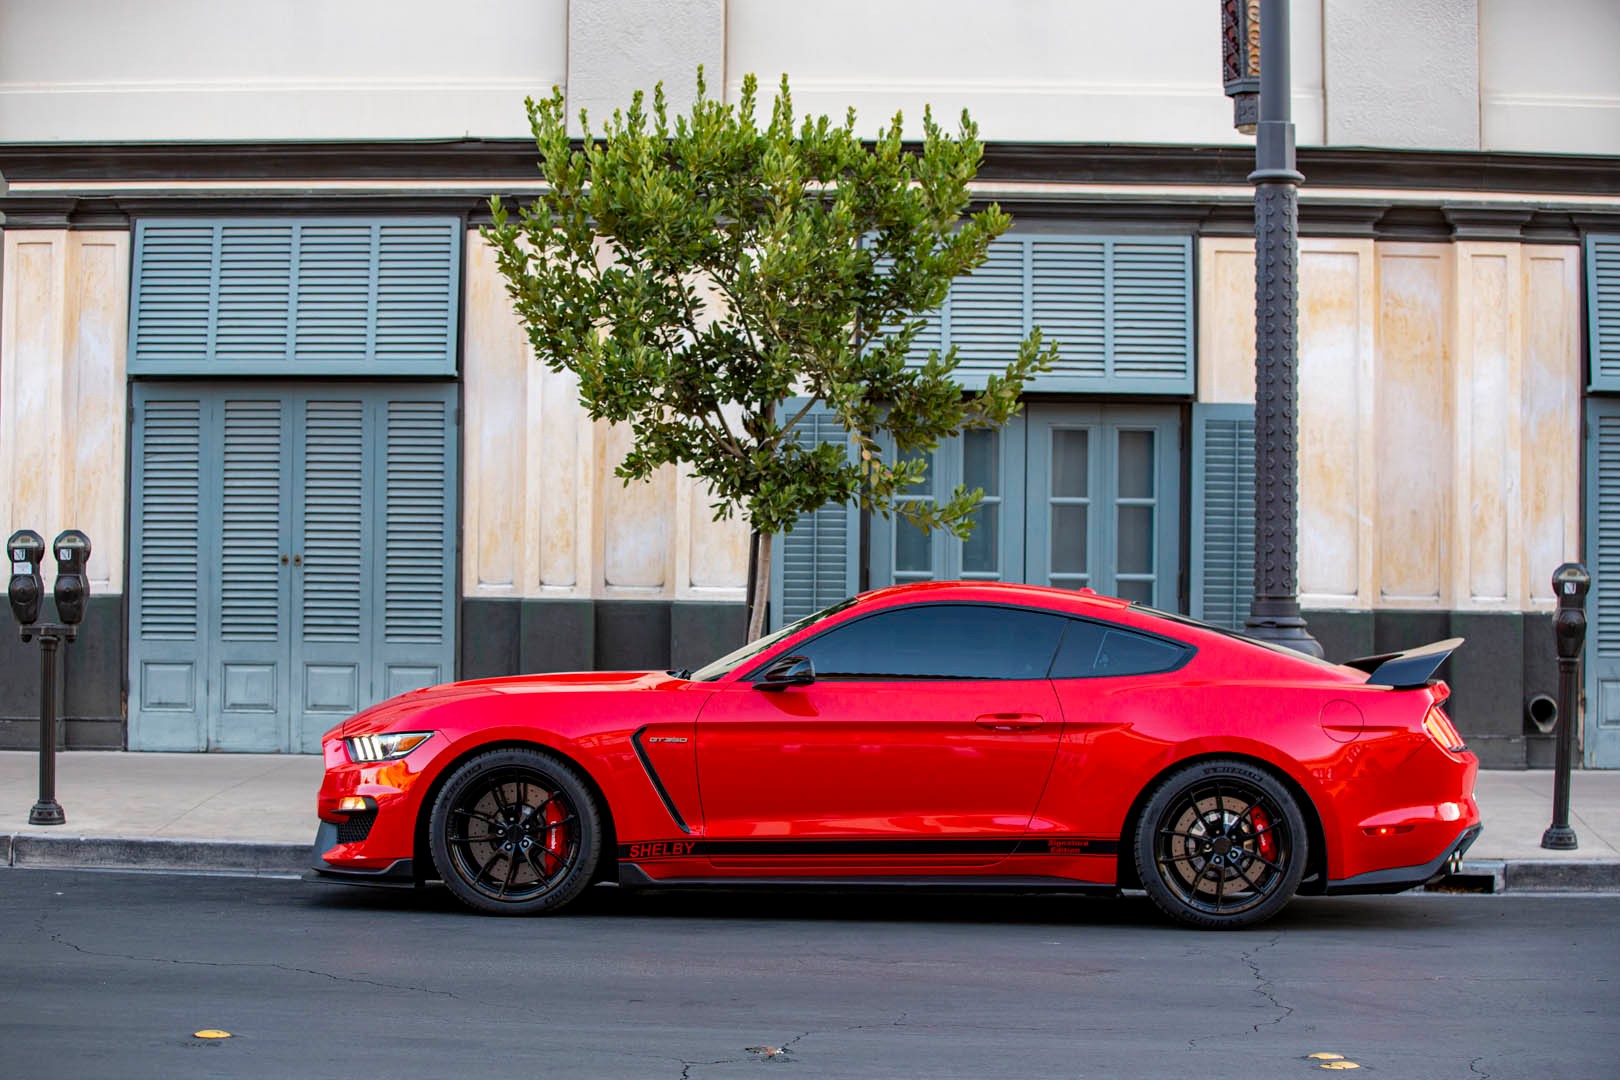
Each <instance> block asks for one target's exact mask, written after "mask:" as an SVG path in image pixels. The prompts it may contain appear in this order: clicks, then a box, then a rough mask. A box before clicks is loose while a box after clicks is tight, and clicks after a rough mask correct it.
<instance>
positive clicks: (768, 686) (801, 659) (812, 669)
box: [754, 656, 816, 690]
mask: <svg viewBox="0 0 1620 1080" xmlns="http://www.w3.org/2000/svg"><path fill="white" fill-rule="evenodd" d="M815 681H816V665H814V664H812V663H811V662H810V658H809V657H808V656H784V657H782V658H781V659H780V660H777V661H776V662H774V663H773V664H771V666H770V667H768V668H766V669H765V672H764V674H762V675H761V676H760V677H759V681H758V682H756V683H755V684H754V689H756V690H786V689H787V688H788V687H790V686H809V685H810V684H811V683H813V682H815Z"/></svg>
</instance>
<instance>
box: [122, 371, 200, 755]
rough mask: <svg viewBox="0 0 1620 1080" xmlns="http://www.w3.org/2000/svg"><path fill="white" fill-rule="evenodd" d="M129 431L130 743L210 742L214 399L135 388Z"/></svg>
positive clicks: (195, 745)
mask: <svg viewBox="0 0 1620 1080" xmlns="http://www.w3.org/2000/svg"><path fill="white" fill-rule="evenodd" d="M134 410H135V417H134V420H135V423H134V431H133V432H132V438H131V457H132V459H133V460H132V461H131V463H130V467H131V489H130V490H131V499H130V538H131V544H130V547H131V550H132V551H134V552H136V553H139V555H140V558H139V559H138V560H137V561H136V562H135V563H134V564H133V565H132V566H131V567H130V623H131V625H130V649H129V665H130V678H129V686H130V690H129V717H130V725H129V746H130V749H132V750H201V749H203V748H204V746H205V745H206V733H205V731H204V717H205V715H206V712H207V709H206V702H205V699H204V686H205V678H204V672H203V666H204V661H203V658H202V650H203V648H204V645H205V643H206V635H205V633H204V605H203V597H204V595H205V594H206V592H207V590H208V588H209V584H208V582H207V580H206V572H205V565H204V563H203V562H202V561H201V557H202V553H203V552H204V551H205V550H206V548H207V545H206V544H205V542H204V539H205V538H204V536H203V524H202V523H203V505H202V504H203V501H204V494H205V491H206V490H207V480H206V465H205V458H204V455H203V452H202V447H203V438H204V427H205V424H206V423H207V419H208V415H209V410H208V407H207V402H206V401H205V400H203V399H201V398H200V397H197V396H192V397H189V398H185V399H181V400H174V399H170V400H151V399H150V398H149V396H148V395H147V394H146V393H145V392H144V388H143V387H139V386H137V387H136V389H135V404H134Z"/></svg>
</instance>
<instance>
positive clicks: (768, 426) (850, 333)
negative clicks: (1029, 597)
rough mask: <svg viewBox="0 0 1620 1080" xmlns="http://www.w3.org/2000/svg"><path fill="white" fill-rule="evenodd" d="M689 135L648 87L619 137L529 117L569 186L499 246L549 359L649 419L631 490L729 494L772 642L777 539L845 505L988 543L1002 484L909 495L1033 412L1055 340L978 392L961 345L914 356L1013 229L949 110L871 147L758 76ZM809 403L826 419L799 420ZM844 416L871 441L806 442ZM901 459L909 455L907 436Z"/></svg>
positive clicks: (545, 161)
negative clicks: (689, 482) (995, 489)
mask: <svg viewBox="0 0 1620 1080" xmlns="http://www.w3.org/2000/svg"><path fill="white" fill-rule="evenodd" d="M697 90H698V93H697V100H696V102H695V103H694V104H693V106H692V109H691V113H690V115H681V116H677V117H675V118H674V119H673V121H672V120H671V117H670V115H669V110H668V107H667V104H666V101H665V98H664V93H663V86H662V84H660V85H659V86H658V87H657V88H656V89H655V91H654V95H653V104H652V111H651V114H650V115H649V113H648V112H647V111H646V109H645V102H644V98H643V95H642V94H641V93H640V92H637V93H636V95H635V97H634V100H633V101H632V102H631V105H630V108H629V110H628V112H620V111H615V112H614V114H613V117H612V119H611V120H609V121H608V122H607V124H606V125H605V129H604V131H603V133H602V135H601V137H599V138H593V137H592V136H591V133H590V128H589V121H588V118H587V117H586V116H585V114H584V113H583V112H581V113H580V122H581V126H582V127H583V128H584V131H585V137H584V139H583V140H582V141H581V142H580V143H579V144H577V145H576V144H574V143H572V142H571V141H570V139H569V136H568V129H567V117H566V113H565V111H564V110H565V106H564V102H563V96H562V92H561V90H553V92H552V95H551V97H549V98H547V99H545V100H543V101H539V102H536V101H534V100H533V99H530V100H529V101H528V102H527V103H526V104H527V106H528V111H529V122H530V126H531V127H532V129H533V131H534V138H535V145H536V147H537V149H538V150H539V156H540V171H541V174H542V176H543V177H544V179H545V181H546V185H547V191H546V192H545V193H544V194H542V195H541V196H540V197H538V198H537V199H536V200H535V201H534V202H533V203H532V204H530V205H528V206H524V207H521V208H520V209H519V211H518V213H517V215H516V216H515V217H514V216H512V215H509V213H508V211H507V208H506V207H505V206H504V205H503V204H502V202H501V200H500V199H499V198H498V197H497V198H493V199H491V200H490V209H491V212H492V214H493V218H494V224H493V226H492V227H490V228H487V229H485V230H484V236H485V237H486V238H487V240H488V241H489V242H490V243H491V244H492V245H493V247H494V249H495V252H496V257H497V263H498V266H499V268H500V272H501V274H502V275H503V277H504V278H505V279H506V284H507V291H508V292H509V293H510V294H511V296H512V299H513V302H514V305H515V307H516V309H517V313H518V315H519V316H520V318H521V319H522V321H523V324H524V326H525V327H526V329H527V331H528V336H529V340H530V342H531V343H532V344H533V346H534V350H535V353H536V355H537V356H538V357H539V358H540V360H542V361H543V362H544V363H546V364H547V365H548V366H550V367H551V368H552V369H553V370H555V371H559V372H561V371H563V370H567V371H571V372H573V373H574V374H575V375H576V376H577V377H578V382H579V396H580V401H581V403H582V404H583V405H584V407H585V408H586V410H587V411H588V412H589V414H590V416H591V417H592V419H602V420H609V421H612V422H614V423H626V424H629V425H630V426H631V429H632V431H633V434H634V442H633V445H632V448H631V450H630V452H629V453H628V455H627V456H626V457H625V459H624V461H623V462H622V463H621V464H620V465H619V466H618V468H617V474H618V475H619V476H620V477H621V478H623V479H624V481H625V482H626V483H629V482H630V481H632V480H638V479H646V478H648V477H650V476H651V475H652V474H653V473H654V472H655V471H656V470H657V469H658V468H660V467H661V466H664V465H668V464H684V465H686V466H688V467H689V468H690V469H691V471H692V472H693V473H694V474H695V475H696V476H698V477H701V478H702V479H703V480H705V481H707V483H708V485H709V487H710V490H711V491H712V493H713V500H714V502H713V507H714V511H715V517H716V519H721V518H727V517H729V516H731V515H732V514H733V513H735V512H738V511H739V510H740V511H741V512H742V513H743V514H744V516H745V517H746V519H747V521H748V523H749V526H750V527H751V529H752V532H753V543H752V549H751V558H750V563H751V567H752V571H753V572H752V580H753V582H754V588H753V590H752V592H751V594H750V596H749V630H748V633H749V638H750V640H752V639H753V638H756V637H758V636H759V634H760V632H761V630H762V627H763V620H764V608H765V603H764V601H765V597H766V596H767V595H768V588H769V586H768V583H769V570H770V557H771V537H772V536H773V535H775V534H776V533H779V532H783V531H785V530H788V529H791V528H792V526H793V524H794V522H795V521H796V520H797V518H798V516H799V515H800V514H802V513H805V512H807V511H811V510H815V509H817V508H819V507H821V506H822V505H824V504H826V503H827V502H829V501H839V502H848V501H852V500H858V501H859V502H860V504H861V505H862V506H863V507H864V508H866V509H868V510H872V511H875V512H877V513H880V514H884V515H888V514H890V513H895V512H899V513H902V514H903V515H904V516H906V517H907V518H908V519H910V520H911V521H913V522H914V523H915V524H917V525H918V526H919V527H921V528H924V529H932V528H941V527H943V528H947V529H950V530H952V531H953V532H955V533H957V534H958V535H960V536H964V537H965V536H966V535H967V534H968V532H969V531H971V529H972V525H973V520H972V514H973V511H974V509H975V507H976V506H977V505H978V502H979V500H980V499H981V498H982V497H983V492H982V491H977V490H975V491H966V490H963V489H962V488H958V489H957V490H956V491H955V492H954V493H953V494H952V495H951V497H950V498H949V499H946V500H943V501H941V502H939V503H937V504H935V503H928V502H921V501H909V500H908V501H906V502H904V503H899V504H897V503H896V502H895V496H896V495H898V494H902V493H904V492H905V491H906V490H907V489H908V488H910V487H911V486H912V485H914V484H916V483H918V482H919V481H920V480H922V478H923V475H924V469H925V464H924V462H923V461H922V460H921V457H920V454H921V452H922V451H926V450H931V449H933V448H934V447H935V446H936V445H937V444H938V443H939V441H940V440H941V439H944V438H948V437H950V436H952V435H955V434H957V433H958V432H960V431H961V430H963V429H964V428H975V427H994V426H999V425H1001V424H1003V423H1005V422H1006V421H1007V420H1008V419H1009V418H1010V417H1011V416H1012V415H1013V414H1014V413H1015V412H1016V411H1017V409H1018V396H1019V393H1020V390H1021V389H1022V386H1023V383H1024V381H1025V380H1026V379H1028V378H1029V377H1030V376H1031V375H1032V374H1034V373H1035V372H1037V371H1040V370H1043V369H1044V368H1046V367H1048V366H1050V365H1051V363H1052V361H1053V359H1054V358H1055V352H1056V350H1055V348H1047V349H1043V348H1042V346H1041V341H1040V335H1039V332H1038V331H1037V332H1036V333H1034V334H1032V335H1031V336H1030V338H1029V340H1027V341H1025V342H1024V343H1023V346H1022V348H1021V349H1020V350H1019V352H1018V355H1017V356H1016V357H1009V358H1008V360H1009V362H1008V364H1007V368H1006V371H1005V372H1004V373H1003V374H999V375H995V376H992V377H991V378H990V380H989V383H988V385H987V386H986V387H985V389H984V390H983V391H982V392H980V393H977V394H972V395H965V394H964V393H963V392H962V390H961V388H960V387H959V386H958V385H957V383H956V382H955V381H954V380H953V378H952V371H953V369H954V368H955V367H956V363H957V359H956V355H955V350H954V349H953V350H951V351H949V352H947V353H945V354H944V355H941V354H939V353H938V352H934V353H930V354H929V356H928V357H927V359H926V361H924V362H922V363H920V364H919V363H908V356H909V354H910V353H911V349H912V344H913V341H914V340H915V338H916V336H917V333H918V331H919V330H921V329H922V327H923V324H924V320H923V316H925V315H926V313H928V312H929V311H931V310H933V309H934V308H937V307H939V305H940V304H941V303H943V302H944V300H945V294H946V292H947V290H948V289H949V287H950V284H951V282H952V281H953V280H954V279H955V278H956V277H958V276H959V275H961V274H964V273H967V272H969V271H971V270H972V269H973V268H975V267H977V266H979V265H980V264H982V263H983V262H984V260H985V255H986V251H987V249H988V247H989V245H990V242H991V241H992V240H994V239H995V238H996V237H997V236H999V235H1001V234H1002V233H1003V232H1005V231H1006V230H1007V228H1008V226H1009V225H1010V224H1011V219H1010V218H1009V217H1008V216H1007V215H1006V214H1005V213H1003V212H1002V211H1001V209H1000V208H999V207H997V206H995V205H990V206H988V207H986V208H984V209H980V210H978V211H977V212H975V213H971V214H968V213H966V212H965V211H966V210H967V207H968V204H969V188H968V185H969V182H970V181H971V180H972V179H973V177H974V175H975V173H976V172H977V171H978V166H979V161H980V157H981V154H982V149H983V148H982V144H981V143H980V142H979V139H978V129H977V127H976V126H975V125H974V124H973V122H972V120H971V119H970V118H969V117H968V115H967V113H966V112H965V111H964V112H963V114H962V118H961V126H960V128H959V131H958V133H957V135H956V136H955V137H954V138H952V137H950V136H948V135H947V134H946V133H945V132H944V131H943V130H942V128H941V127H940V125H938V124H937V123H935V121H934V118H933V116H932V115H931V114H930V113H925V114H924V118H923V141H922V144H921V146H920V147H908V146H906V145H905V144H904V143H903V142H902V139H901V126H902V125H901V117H900V115H899V114H896V115H895V117H894V119H893V121H892V122H891V123H890V125H889V126H888V127H887V128H886V129H885V130H884V131H883V132H882V133H881V134H880V135H879V137H878V138H877V139H876V140H875V141H874V142H871V143H865V142H863V141H862V140H861V139H860V138H859V137H857V135H856V134H855V112H854V110H853V109H851V110H850V111H849V113H848V115H847V116H846V118H845V120H844V122H843V124H841V125H839V124H834V123H833V122H832V121H830V120H829V119H828V118H826V117H819V118H814V119H812V118H809V117H806V118H805V119H804V120H803V121H802V122H796V120H795V117H794V115H793V104H792V99H791V97H790V95H789V91H788V81H787V78H786V76H784V77H783V79H782V85H781V89H780V90H779V92H778V93H777V96H776V99H775V102H774V105H773V107H772V109H771V116H770V121H769V122H768V123H767V124H765V125H764V126H763V127H761V126H760V125H759V124H758V123H757V122H756V119H755V101H756V91H757V84H756V81H755V79H754V77H753V76H751V75H750V76H749V77H748V78H746V79H744V80H743V86H742V96H741V98H740V99H739V101H738V102H737V103H736V105H735V106H733V105H728V104H725V103H724V102H722V101H717V100H714V99H712V98H709V97H707V96H706V88H705V85H704V80H703V72H702V69H699V71H698V81H697ZM792 397H803V398H807V399H808V404H805V405H803V406H802V407H800V408H798V409H796V410H795V411H793V412H792V413H791V414H788V413H787V412H786V411H785V410H784V409H783V403H784V402H785V401H786V400H787V399H789V398H792ZM817 402H821V403H824V404H825V406H826V407H827V408H829V409H830V410H831V411H832V412H833V413H834V414H836V416H837V418H838V420H839V422H840V423H841V424H842V425H843V426H844V428H845V430H847V431H848V432H849V434H850V440H851V443H852V444H853V449H854V451H855V452H854V453H851V452H850V450H851V447H849V446H837V445H828V444H823V445H817V446H812V447H806V446H801V445H800V444H799V443H798V442H797V441H796V440H795V439H794V438H793V435H792V429H793V426H794V424H795V423H796V422H797V421H798V420H800V419H801V418H803V416H804V415H805V414H806V413H807V412H808V411H809V409H810V408H811V407H812V406H814V405H815V404H816V403H817ZM886 441H887V442H891V443H892V446H893V448H894V451H895V453H894V454H893V455H892V456H891V455H888V454H886V453H885V442H886Z"/></svg>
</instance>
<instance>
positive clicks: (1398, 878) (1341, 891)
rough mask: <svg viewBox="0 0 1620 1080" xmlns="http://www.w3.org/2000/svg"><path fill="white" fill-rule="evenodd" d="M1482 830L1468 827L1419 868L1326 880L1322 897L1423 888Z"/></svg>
mask: <svg viewBox="0 0 1620 1080" xmlns="http://www.w3.org/2000/svg"><path fill="white" fill-rule="evenodd" d="M1484 831H1485V826H1483V825H1470V826H1468V827H1467V828H1466V829H1464V830H1463V831H1462V833H1461V834H1459V835H1458V837H1457V839H1456V840H1454V841H1452V843H1451V844H1450V845H1449V846H1448V847H1447V848H1446V850H1445V851H1443V852H1442V853H1441V854H1440V857H1439V858H1437V859H1434V860H1432V861H1430V862H1426V863H1423V864H1421V865H1419V866H1397V867H1394V868H1392V869H1389V870H1374V871H1372V872H1371V873H1367V874H1357V875H1356V876H1355V877H1348V878H1344V879H1343V880H1341V881H1329V882H1328V883H1327V886H1326V888H1324V889H1323V890H1322V893H1323V895H1325V896H1355V895H1358V894H1359V895H1367V894H1372V893H1398V892H1405V891H1406V890H1407V889H1415V888H1417V887H1418V886H1419V885H1425V884H1427V883H1429V882H1431V881H1433V880H1434V879H1435V878H1437V877H1439V876H1440V875H1441V874H1443V873H1445V869H1446V864H1447V863H1448V862H1450V861H1451V860H1452V859H1461V858H1462V856H1463V853H1464V852H1466V851H1467V850H1468V848H1469V847H1470V846H1471V845H1472V844H1473V842H1474V841H1475V840H1478V839H1479V834H1480V833H1482V832H1484Z"/></svg>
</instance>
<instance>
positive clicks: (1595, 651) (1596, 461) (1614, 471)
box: [1582, 398, 1620, 769]
mask: <svg viewBox="0 0 1620 1080" xmlns="http://www.w3.org/2000/svg"><path fill="white" fill-rule="evenodd" d="M1587 410H1588V411H1587V446H1586V491H1587V496H1586V497H1587V507H1586V558H1587V560H1588V562H1587V569H1588V570H1590V571H1591V573H1592V591H1591V592H1590V593H1589V594H1588V596H1587V605H1586V606H1587V614H1588V616H1589V618H1590V619H1591V626H1590V629H1589V632H1588V635H1587V642H1586V663H1585V665H1584V668H1585V673H1586V674H1585V677H1586V701H1587V706H1586V732H1585V736H1586V737H1585V739H1584V740H1583V743H1582V745H1583V746H1584V748H1585V756H1586V764H1587V765H1588V766H1590V767H1593V768H1600V769H1616V768H1620V401H1616V400H1612V399H1603V398H1592V399H1590V400H1589V401H1588V403H1587Z"/></svg>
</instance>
